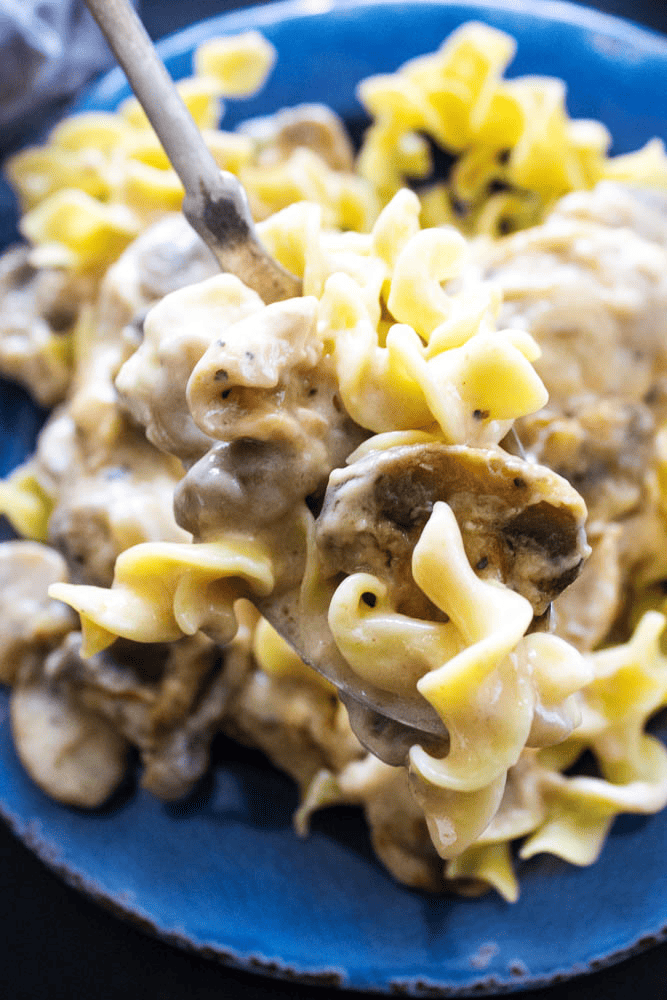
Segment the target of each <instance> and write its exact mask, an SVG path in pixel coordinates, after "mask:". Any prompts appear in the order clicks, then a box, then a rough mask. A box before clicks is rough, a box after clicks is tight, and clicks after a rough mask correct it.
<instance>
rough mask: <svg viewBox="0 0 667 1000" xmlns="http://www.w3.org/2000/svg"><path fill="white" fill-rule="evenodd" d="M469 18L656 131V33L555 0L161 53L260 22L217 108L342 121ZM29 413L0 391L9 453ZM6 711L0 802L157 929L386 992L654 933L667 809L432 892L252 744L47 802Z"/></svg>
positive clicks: (118, 904)
mask: <svg viewBox="0 0 667 1000" xmlns="http://www.w3.org/2000/svg"><path fill="white" fill-rule="evenodd" d="M470 18H483V19H484V20H486V21H488V22H489V23H490V24H493V25H496V26H498V27H500V28H503V29H505V30H508V31H509V32H511V33H512V34H513V35H515V36H516V37H517V38H518V41H519V52H518V56H517V59H516V61H515V63H514V65H513V67H512V72H513V73H515V74H520V73H535V72H537V73H550V74H555V75H556V76H559V77H563V78H564V79H565V80H566V81H567V82H568V85H569V107H570V111H571V113H572V114H573V115H574V116H577V117H592V118H599V119H601V120H602V121H604V122H605V123H606V124H607V125H608V126H609V127H610V129H611V131H612V133H613V135H614V136H615V143H616V150H617V151H618V152H622V151H625V150H628V149H632V148H636V147H637V146H639V145H640V144H642V143H643V142H645V141H646V140H647V139H648V138H650V137H651V136H653V135H660V136H662V137H663V138H667V105H665V80H666V79H667V41H665V40H663V39H661V38H659V37H657V36H656V35H653V34H650V33H649V32H646V31H643V30H640V29H638V28H636V27H634V26H632V25H630V24H627V23H624V22H621V21H618V20H615V19H613V18H609V17H605V16H601V15H599V14H595V13H592V12H589V11H587V10H584V9H582V8H579V7H573V6H569V5H567V4H560V3H549V4H546V3H542V2H532V3H530V2H521V3H519V2H512V0H508V2H506V3H501V2H491V3H475V2H472V3H467V4H458V3H446V2H442V0H433V2H423V3H418V2H417V3H415V2H398V0H397V2H367V0H366V2H361V3H346V2H343V3H329V2H327V0H322V2H320V0H310V2H309V0H305V2H303V3H286V4H277V5H270V6H267V7H262V8H259V9H251V10H245V11H242V12H240V13H235V14H231V15H227V16H224V17H220V18H216V19H213V20H210V21H207V22H204V23H201V24H197V25H195V26H193V27H192V28H191V29H189V30H188V31H185V32H183V33H181V34H179V35H177V36H175V37H173V38H171V39H169V40H167V41H166V42H165V43H164V44H163V45H162V53H163V56H164V57H165V59H166V60H167V63H168V66H169V68H170V70H171V72H172V73H173V74H174V75H175V76H177V77H180V76H184V75H186V74H187V73H188V72H189V71H190V66H191V52H192V49H193V46H195V45H196V44H197V43H199V42H201V41H202V40H203V39H205V38H207V37H209V36H211V35H214V34H218V33H225V32H227V33H231V32H237V31H240V30H244V29H247V28H249V27H258V28H260V29H261V30H262V31H263V32H264V33H265V34H266V36H267V37H268V38H269V39H270V40H271V41H272V42H273V43H274V45H275V46H276V48H277V49H278V53H279V62H278V66H277V69H276V70H275V72H274V75H273V77H272V80H271V83H270V86H269V88H268V90H267V92H266V93H265V94H262V95H261V96H259V97H257V98H254V99H252V100H249V101H245V102H238V103H237V104H235V105H232V106H230V109H229V112H228V118H227V123H228V125H233V124H235V123H236V122H237V121H239V120H240V119H241V118H243V117H247V116H248V115H255V114H260V113H267V112H271V111H273V110H275V109H277V108H279V107H281V106H283V105H288V104H294V103H298V102H299V101H303V100H304V99H305V100H320V101H326V102H327V103H328V104H331V105H332V106H333V107H335V108H336V109H337V110H338V111H339V112H341V113H342V114H344V115H346V116H348V117H351V118H355V117H356V116H357V115H358V114H359V113H360V110H361V109H360V108H359V107H358V105H357V104H356V102H355V98H354V85H355V83H356V82H357V81H358V80H359V79H361V78H362V77H363V76H365V75H367V74H369V73H376V72H378V71H388V70H393V69H394V68H396V67H397V66H398V65H399V63H401V62H403V61H404V60H405V59H407V58H409V57H411V56H415V55H417V54H418V53H421V52H426V51H429V50H432V49H434V48H435V47H436V46H437V45H438V44H439V43H440V42H441V41H442V39H443V38H444V37H445V36H446V35H447V34H448V33H449V32H450V31H451V30H452V29H453V28H455V27H456V26H457V25H458V24H460V23H461V22H462V21H465V20H468V19H470ZM127 93H128V90H127V87H126V85H125V83H124V79H123V77H122V76H121V74H120V72H112V73H111V74H110V75H109V76H108V77H106V78H105V79H104V80H103V81H102V82H101V83H100V84H99V86H97V87H96V89H95V90H94V91H93V92H92V94H91V95H90V96H89V98H88V101H87V104H88V106H89V107H98V108H112V107H114V106H115V105H116V103H117V102H118V100H119V99H121V98H123V97H125V96H126V95H127ZM39 419H40V415H39V414H38V413H36V411H35V410H34V408H33V407H32V406H31V405H30V404H29V403H28V401H27V399H26V397H25V396H24V395H23V394H22V393H20V392H18V391H16V390H13V389H11V388H10V387H7V388H6V391H5V393H4V396H3V397H2V428H1V433H0V460H1V462H2V466H3V468H4V469H5V470H6V469H8V468H10V467H11V466H12V465H13V464H15V463H16V462H17V461H18V460H19V459H20V458H21V457H22V455H23V454H24V453H25V451H26V450H27V449H28V448H29V447H30V444H31V440H32V438H33V436H34V433H35V431H36V428H37V426H38V424H39ZM0 714H1V715H3V716H4V718H3V721H2V723H1V724H0V756H1V759H2V769H1V771H0V807H1V809H2V812H3V813H4V815H5V816H6V818H7V819H8V820H9V822H10V823H11V824H12V826H13V827H14V829H15V830H16V831H18V833H19V834H20V835H21V836H22V837H23V838H24V839H25V840H26V841H27V842H28V843H29V844H30V845H31V846H32V847H33V848H34V849H35V850H36V851H37V852H38V853H39V854H40V856H41V857H42V858H44V859H45V860H46V861H47V863H49V864H50V865H52V866H53V867H54V868H56V869H57V870H59V871H61V872H62V873H63V874H64V875H65V877H66V878H67V879H68V880H69V881H70V882H73V883H75V884H76V885H79V886H80V887H82V888H83V889H84V890H86V891H88V892H90V893H93V894H94V895H95V896H97V897H98V898H100V899H102V900H105V901H106V902H108V903H110V904H111V905H113V906H114V907H115V908H116V909H117V910H118V911H120V912H122V913H124V914H126V915H128V916H131V917H133V918H134V919H136V920H138V921H140V922H142V924H143V925H144V926H145V927H146V928H149V929H152V930H153V931H155V932H156V933H158V934H160V935H161V936H163V937H165V938H166V939H168V940H170V941H173V942H175V943H176V944H182V945H184V946H188V947H194V948H197V949H201V950H202V951H205V952H206V953H207V954H209V955H211V954H213V955H217V956H219V957H220V958H222V959H223V960H224V961H227V962H229V963H232V964H235V965H238V966H241V967H244V968H247V969H257V970H260V971H263V972H269V973H274V974H276V975H281V976H296V977H298V978H302V979H310V980H311V981H316V982H317V981H322V982H326V983H336V984H339V985H340V986H342V987H349V988H355V989H369V990H376V991H384V992H394V991H398V992H401V991H404V992H409V993H414V994H427V995H433V994H434V993H437V992H440V991H442V992H443V993H446V992H457V993H467V992H473V991H474V992H483V991H484V990H485V989H486V990H488V991H494V990H503V991H504V990H507V989H520V988H522V987H527V986H534V985H539V984H542V983H546V982H549V981H552V980H553V979H554V978H557V977H558V978H563V977H567V976H571V975H576V974H578V973H581V972H585V971H587V970H590V969H594V968H599V967H600V966H601V965H604V964H606V963H609V962H612V961H615V960H617V959H619V958H620V957H622V956H624V955H626V954H628V953H629V952H631V951H632V950H636V949H640V948H642V947H646V946H647V945H648V944H650V943H652V942H654V941H656V940H659V939H660V938H661V937H662V936H664V935H665V933H666V932H667V877H665V876H666V873H667V863H666V862H665V847H664V845H665V843H667V813H664V814H662V815H658V816H655V817H649V818H634V817H633V818H625V819H621V820H619V821H618V822H617V823H616V825H615V827H614V830H613V833H612V835H611V837H610V838H609V841H608V843H607V845H606V847H605V849H604V852H603V854H602V858H601V859H600V861H599V862H598V864H597V865H594V866H593V867H591V868H585V869H577V868H573V867H570V866H567V865H565V864H563V863H561V862H559V861H557V860H555V859H552V858H546V857H543V858H537V859H534V860H533V861H531V862H529V863H526V864H524V865H522V866H521V883H522V896H521V900H520V902H518V903H517V904H515V905H509V904H507V903H505V902H503V901H502V900H500V899H499V898H497V897H496V896H494V895H493V894H492V893H490V894H488V895H487V896H485V897H484V898H482V899H477V900H466V899H457V898H455V899H452V898H444V897H443V898H432V897H429V896H426V895H422V894H420V893H418V892H414V891H410V890H408V889H405V888H402V887H401V886H399V885H397V884H395V883H394V882H393V881H392V880H391V878H390V877H389V876H388V875H387V874H386V873H385V872H384V871H383V870H382V869H381V868H380V866H379V865H378V864H377V862H376V861H375V860H374V858H373V856H372V852H371V850H370V847H369V844H368V838H367V835H366V832H365V829H364V825H363V822H362V820H361V819H360V817H359V816H358V815H357V814H356V813H355V812H353V811H351V810H349V811H348V810H342V811H337V812H330V813H328V814H325V815H322V816H320V817H318V819H317V821H316V823H315V828H314V831H313V833H312V835H311V836H310V838H309V839H307V840H305V841H301V840H298V839H297V838H296V837H295V836H294V834H293V833H292V829H291V824H290V821H291V811H292V809H293V807H294V805H295V792H294V789H293V787H292V785H291V784H290V782H289V781H288V780H287V779H286V778H284V777H283V776H282V775H280V774H278V773H277V772H275V771H273V770H272V769H271V768H270V767H269V766H268V765H267V764H266V763H265V762H264V760H263V759H262V758H261V757H260V756H258V755H254V754H252V753H247V752H242V751H240V750H237V748H235V747H234V746H232V745H231V744H229V743H227V742H221V743H220V744H219V745H218V746H217V750H216V757H217V764H216V767H215V768H214V770H213V773H212V774H211V776H210V777H209V778H208V779H207V781H206V782H205V783H204V784H203V785H202V786H201V787H200V788H199V790H198V791H197V794H195V795H193V796H191V797H190V798H189V799H188V800H187V801H185V802H183V803H181V804H179V805H164V804H162V803H160V802H158V801H156V800H155V799H153V798H151V797H149V796H148V795H146V794H145V793H143V792H141V791H136V790H135V789H134V788H133V787H131V786H130V787H128V788H127V789H126V790H125V793H124V794H123V795H120V796H118V797H117V798H116V800H115V802H114V804H113V805H112V806H111V807H108V808H106V809H104V810H101V811H97V812H93V813H90V814H88V813H83V812H80V811H76V810H72V809H67V808H63V807H62V806H59V805H57V804H56V803H54V802H51V801H49V800H48V799H47V798H46V797H45V796H44V795H42V794H41V792H39V791H38V789H37V788H35V786H34V785H33V784H32V783H31V782H30V781H29V780H28V779H27V778H26V776H25V774H24V773H23V772H22V770H21V767H20V766H19V764H18V762H17V760H16V757H15V755H14V751H13V749H12V744H11V739H10V734H9V728H8V723H7V720H6V714H7V713H6V710H5V705H4V703H2V704H0Z"/></svg>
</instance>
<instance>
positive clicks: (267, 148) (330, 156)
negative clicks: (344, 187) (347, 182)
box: [239, 104, 354, 171]
mask: <svg viewBox="0 0 667 1000" xmlns="http://www.w3.org/2000/svg"><path fill="white" fill-rule="evenodd" d="M239 131H240V132H243V133H244V134H245V135H249V136H250V137H251V138H253V139H255V140H256V141H257V142H258V143H259V146H260V158H261V161H262V162H263V163H272V162H275V161H281V160H286V159H287V158H288V156H289V155H290V153H291V152H292V151H293V150H295V149H298V148H299V147H306V148H307V149H312V150H313V152H315V153H317V154H318V155H319V156H321V157H322V159H323V160H325V162H326V163H327V164H328V165H329V166H330V167H331V168H332V170H345V171H350V170H353V169H354V149H353V148H352V143H351V142H350V139H349V137H348V134H347V131H346V129H345V125H344V124H343V122H342V121H341V119H340V118H339V117H338V115H337V114H336V113H335V112H333V111H332V110H331V108H328V107H327V106H326V105H325V104H299V105H297V106H296V107H294V108H285V109H284V110H283V111H279V112H278V113H277V114H275V115H268V116H267V117H265V118H252V119H250V120H249V121H247V122H244V124H243V125H242V126H241V127H240V129H239Z"/></svg>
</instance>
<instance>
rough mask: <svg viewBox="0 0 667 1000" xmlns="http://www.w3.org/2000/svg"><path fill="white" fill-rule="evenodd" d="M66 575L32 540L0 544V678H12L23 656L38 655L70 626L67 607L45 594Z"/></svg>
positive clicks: (54, 555) (57, 560) (62, 565)
mask: <svg viewBox="0 0 667 1000" xmlns="http://www.w3.org/2000/svg"><path fill="white" fill-rule="evenodd" d="M63 580H67V567H66V566H65V562H64V560H63V559H62V558H61V556H60V555H58V553H57V552H54V550H53V549H49V548H47V547H46V546H45V545H39V544H38V543H37V542H24V541H17V542H5V543H4V544H3V545H1V546H0V618H1V620H2V632H1V633H0V683H3V684H12V683H14V680H15V678H16V676H17V674H18V672H19V669H20V667H21V665H22V663H23V660H24V659H25V658H32V657H33V656H35V655H38V656H42V655H44V654H46V653H47V652H48V651H49V649H53V648H54V647H55V646H57V645H58V643H59V642H60V641H61V639H62V638H63V636H64V635H66V634H67V633H68V632H70V631H71V630H72V629H73V628H75V627H76V615H74V614H73V613H72V610H71V608H68V607H67V606H66V605H65V604H61V603H60V601H53V600H51V598H50V597H49V596H48V593H47V591H48V588H49V586H50V584H52V583H56V582H59V581H63Z"/></svg>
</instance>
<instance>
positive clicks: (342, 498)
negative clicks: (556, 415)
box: [316, 442, 589, 617]
mask: <svg viewBox="0 0 667 1000" xmlns="http://www.w3.org/2000/svg"><path fill="white" fill-rule="evenodd" d="M438 500H444V501H446V502H447V503H448V504H449V505H450V507H451V508H452V510H453V512H454V515H455V517H456V519H457V521H458V524H459V527H460V529H461V533H462V536H463V544H464V547H465V550H466V554H467V556H468V559H469V560H470V564H471V565H472V566H473V567H474V568H475V569H476V570H477V572H478V573H479V574H480V576H483V577H484V578H487V579H489V578H490V579H496V580H498V581H501V582H503V583H505V584H507V585H508V586H509V587H511V588H512V589H513V590H516V591H517V592H518V593H520V594H521V595H522V596H524V597H526V598H527V599H528V600H529V601H530V603H531V604H532V606H533V610H534V612H535V614H536V615H541V614H543V613H544V612H545V611H546V609H547V608H548V606H549V604H550V602H551V601H552V600H553V599H554V598H555V597H556V596H557V595H558V594H559V593H560V592H561V591H562V590H563V589H564V588H565V587H567V585H568V584H569V583H571V582H572V581H573V580H574V579H575V578H576V576H577V574H578V573H579V570H580V568H581V566H582V564H583V561H584V559H585V558H586V556H587V555H588V552H589V547H588V545H587V543H586V536H585V532H584V521H585V518H586V506H585V504H584V502H583V500H582V499H581V497H580V496H579V494H578V493H577V492H576V491H575V490H574V489H573V488H572V487H571V486H570V485H569V483H568V482H567V481H566V480H565V479H562V478H561V477H560V476H558V475H556V473H554V472H551V470H549V469H547V468H545V467H544V466H539V465H534V464H531V463H529V462H526V461H524V460H523V459H521V458H517V457H515V456H513V455H508V454H507V453H506V452H504V451H502V450H501V449H493V450H487V449H478V448H469V447H467V446H465V445H445V444H439V443H437V442H433V443H426V444H415V445H405V446H399V447H394V448H388V449H387V450H385V451H376V452H371V453H370V454H367V455H366V456H364V457H363V458H362V459H360V460H359V461H357V462H354V463H352V464H351V465H350V466H349V467H348V468H345V469H337V470H335V471H334V472H333V473H332V474H331V476H330V479H329V487H328V489H327V493H326V496H325V500H324V506H323V508H322V512H321V514H320V516H319V518H318V520H317V525H316V539H317V547H318V551H319V554H320V558H321V563H322V570H323V572H324V574H325V575H327V576H334V575H335V574H337V573H341V572H342V573H356V572H370V573H374V574H375V575H377V576H380V577H381V578H382V579H383V580H385V581H386V582H388V583H389V584H390V586H391V587H392V593H393V598H394V600H395V601H396V605H397V608H398V610H399V611H402V612H403V613H406V614H411V615H414V616H417V617H422V616H424V615H426V616H428V617H432V616H433V611H434V609H432V608H428V607H427V606H426V605H425V603H424V602H425V600H426V599H425V598H424V596H423V595H422V594H421V591H419V590H418V588H417V586H416V584H415V583H414V581H413V579H412V573H411V568H410V563H411V557H412V551H413V548H414V546H415V544H416V542H417V540H418V539H419V536H420V534H421V532H422V529H423V528H424V525H425V524H426V522H427V520H428V518H429V516H430V514H431V511H432V510H433V505H434V504H435V503H436V501H438Z"/></svg>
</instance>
